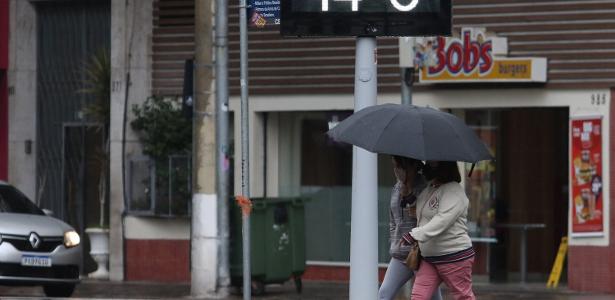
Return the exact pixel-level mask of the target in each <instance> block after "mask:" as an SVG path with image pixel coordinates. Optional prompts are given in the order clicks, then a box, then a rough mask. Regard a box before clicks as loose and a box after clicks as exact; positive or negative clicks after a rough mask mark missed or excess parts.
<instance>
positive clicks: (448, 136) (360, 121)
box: [327, 104, 493, 163]
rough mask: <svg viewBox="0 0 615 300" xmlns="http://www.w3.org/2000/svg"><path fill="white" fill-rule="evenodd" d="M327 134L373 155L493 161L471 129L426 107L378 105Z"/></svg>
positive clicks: (445, 114)
mask: <svg viewBox="0 0 615 300" xmlns="http://www.w3.org/2000/svg"><path fill="white" fill-rule="evenodd" d="M327 134H328V135H329V136H330V137H332V138H333V139H334V140H336V141H339V142H345V143H349V144H353V145H355V146H359V147H361V148H363V149H366V150H368V151H371V152H375V153H383V154H392V155H400V156H405V157H411V158H415V159H420V160H441V161H465V162H469V163H476V162H478V161H481V160H490V159H493V157H492V156H491V154H490V153H489V150H488V149H487V147H486V146H485V144H484V143H483V142H482V141H481V140H480V139H479V138H478V136H477V135H476V133H475V132H474V130H472V129H471V128H470V127H468V126H467V125H466V124H465V123H464V122H463V121H461V120H460V119H459V118H457V117H455V116H453V115H451V114H449V113H446V112H442V111H439V110H436V109H433V108H429V107H418V106H414V105H399V104H382V105H375V106H370V107H367V108H365V109H362V110H360V111H358V112H356V113H354V114H353V115H351V116H350V117H348V118H346V119H345V120H344V121H342V122H340V123H339V124H338V125H337V126H336V127H335V128H333V129H331V130H329V132H327Z"/></svg>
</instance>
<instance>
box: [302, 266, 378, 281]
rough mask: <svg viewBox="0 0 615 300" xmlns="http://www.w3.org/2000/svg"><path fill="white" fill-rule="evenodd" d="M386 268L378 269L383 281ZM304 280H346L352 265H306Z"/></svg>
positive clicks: (348, 278) (348, 277)
mask: <svg viewBox="0 0 615 300" xmlns="http://www.w3.org/2000/svg"><path fill="white" fill-rule="evenodd" d="M386 270H387V269H386V268H379V269H378V280H379V281H380V282H382V279H384V273H385V272H386ZM302 279H304V280H325V281H344V282H347V281H349V280H350V267H344V266H340V267H335V266H305V273H303V277H302Z"/></svg>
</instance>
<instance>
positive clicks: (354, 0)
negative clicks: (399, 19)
mask: <svg viewBox="0 0 615 300" xmlns="http://www.w3.org/2000/svg"><path fill="white" fill-rule="evenodd" d="M329 1H331V0H322V11H329ZM333 1H337V2H351V5H352V11H359V1H362V0H333ZM389 1H391V4H392V5H393V7H395V9H397V10H399V11H411V10H413V9H414V8H415V7H416V6H417V5H418V4H419V0H412V1H410V3H408V4H406V5H403V4H400V3H399V0H389Z"/></svg>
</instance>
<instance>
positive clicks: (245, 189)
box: [239, 0, 252, 300]
mask: <svg viewBox="0 0 615 300" xmlns="http://www.w3.org/2000/svg"><path fill="white" fill-rule="evenodd" d="M247 15H248V14H247V12H246V0H239V53H240V55H239V59H240V75H239V76H240V79H239V85H240V86H241V179H242V180H241V193H242V194H243V196H245V197H250V164H249V162H250V161H249V159H250V158H249V153H250V148H249V131H248V129H249V127H248V121H249V115H248V114H249V111H248V17H247ZM242 216H243V217H242V220H243V226H242V233H243V299H245V300H249V299H251V296H252V290H251V289H250V283H251V281H252V275H251V274H252V272H251V270H250V266H251V262H250V215H248V214H242Z"/></svg>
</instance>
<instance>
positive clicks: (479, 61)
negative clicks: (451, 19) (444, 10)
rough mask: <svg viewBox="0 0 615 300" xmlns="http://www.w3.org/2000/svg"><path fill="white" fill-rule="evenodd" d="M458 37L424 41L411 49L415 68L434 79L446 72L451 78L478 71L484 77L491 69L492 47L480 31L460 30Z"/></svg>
mask: <svg viewBox="0 0 615 300" xmlns="http://www.w3.org/2000/svg"><path fill="white" fill-rule="evenodd" d="M461 36H462V38H461V39H458V38H449V39H448V40H447V39H446V38H444V37H437V38H428V39H426V40H424V41H423V43H418V44H417V47H416V49H415V53H416V57H415V66H417V67H419V68H423V71H427V74H426V75H427V76H428V77H431V76H437V75H439V74H441V73H442V72H445V71H447V72H448V73H450V74H452V75H457V74H459V73H460V72H463V73H464V74H466V75H470V74H472V73H475V72H478V73H479V75H484V74H487V73H489V72H490V71H491V69H492V68H493V61H494V59H493V56H492V51H493V44H492V42H491V40H488V39H486V37H485V34H484V33H483V32H480V31H475V32H473V31H472V30H467V29H466V30H463V31H462V33H461Z"/></svg>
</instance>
